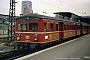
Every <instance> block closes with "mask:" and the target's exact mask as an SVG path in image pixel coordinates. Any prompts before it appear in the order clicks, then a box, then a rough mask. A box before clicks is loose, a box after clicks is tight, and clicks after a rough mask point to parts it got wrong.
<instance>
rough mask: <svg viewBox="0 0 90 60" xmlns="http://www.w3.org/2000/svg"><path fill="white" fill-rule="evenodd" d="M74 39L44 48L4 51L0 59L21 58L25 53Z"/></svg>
mask: <svg viewBox="0 0 90 60" xmlns="http://www.w3.org/2000/svg"><path fill="white" fill-rule="evenodd" d="M77 38H78V37H77ZM72 39H75V38H71V39H67V40H65V41H61V42H58V43H57V42H56V43H54V44H51V45H49V46H46V47H45V48H42V49H35V50H30V49H19V50H13V51H7V52H3V53H0V60H13V59H16V58H19V57H22V56H25V55H28V54H31V53H35V52H37V51H40V50H43V49H46V48H49V47H52V46H55V45H57V44H60V43H64V42H67V41H70V40H72Z"/></svg>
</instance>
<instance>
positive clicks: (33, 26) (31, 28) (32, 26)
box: [29, 23, 38, 30]
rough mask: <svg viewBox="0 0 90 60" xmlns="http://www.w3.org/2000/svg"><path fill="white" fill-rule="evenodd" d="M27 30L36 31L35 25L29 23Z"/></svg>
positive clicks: (36, 25) (36, 26)
mask: <svg viewBox="0 0 90 60" xmlns="http://www.w3.org/2000/svg"><path fill="white" fill-rule="evenodd" d="M29 30H38V24H37V23H29Z"/></svg>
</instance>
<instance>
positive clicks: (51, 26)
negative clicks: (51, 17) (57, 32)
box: [50, 23, 53, 31]
mask: <svg viewBox="0 0 90 60" xmlns="http://www.w3.org/2000/svg"><path fill="white" fill-rule="evenodd" d="M50 31H53V23H51V24H50Z"/></svg>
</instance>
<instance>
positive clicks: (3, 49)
mask: <svg viewBox="0 0 90 60" xmlns="http://www.w3.org/2000/svg"><path fill="white" fill-rule="evenodd" d="M4 44H5V43H0V53H2V52H6V51H11V50H14V49H13V47H9V46H5V45H4Z"/></svg>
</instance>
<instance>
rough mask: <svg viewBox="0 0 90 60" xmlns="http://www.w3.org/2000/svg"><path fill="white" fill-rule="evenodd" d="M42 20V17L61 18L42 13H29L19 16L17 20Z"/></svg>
mask: <svg viewBox="0 0 90 60" xmlns="http://www.w3.org/2000/svg"><path fill="white" fill-rule="evenodd" d="M23 19H24V20H25V19H26V20H28V19H32V20H41V19H51V20H60V19H59V18H56V17H50V16H45V15H40V14H28V15H23V16H21V17H18V18H17V19H16V20H23Z"/></svg>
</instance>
